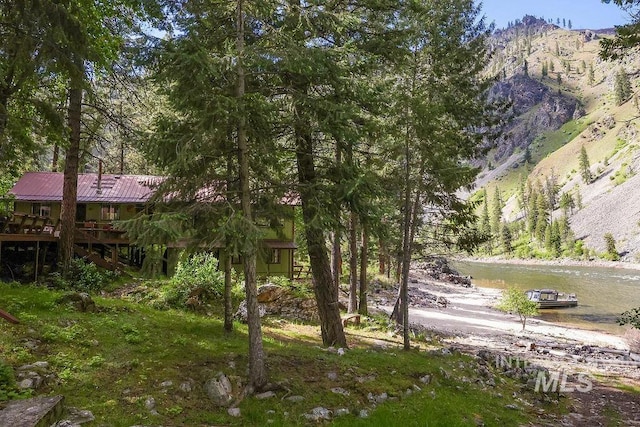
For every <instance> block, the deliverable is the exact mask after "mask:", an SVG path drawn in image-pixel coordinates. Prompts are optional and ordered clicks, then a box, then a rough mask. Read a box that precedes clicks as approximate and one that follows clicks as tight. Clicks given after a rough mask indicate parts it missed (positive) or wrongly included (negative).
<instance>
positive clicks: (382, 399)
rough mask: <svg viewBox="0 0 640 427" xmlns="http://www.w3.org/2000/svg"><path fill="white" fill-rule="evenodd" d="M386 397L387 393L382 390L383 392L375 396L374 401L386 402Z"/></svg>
mask: <svg viewBox="0 0 640 427" xmlns="http://www.w3.org/2000/svg"><path fill="white" fill-rule="evenodd" d="M388 398H389V395H388V394H387V393H384V392H383V393H381V394H379V395H377V396H376V398H375V402H376V403H377V404H381V403H384V402H386V401H387V399H388Z"/></svg>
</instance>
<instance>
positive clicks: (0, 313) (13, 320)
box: [0, 308, 20, 324]
mask: <svg viewBox="0 0 640 427" xmlns="http://www.w3.org/2000/svg"><path fill="white" fill-rule="evenodd" d="M0 317H2V318H3V319H5V320H6V321H7V322H9V323H14V324H16V323H20V321H19V320H18V319H17V318H16V317H14V316H12V315H11V314H10V313H7V312H6V311H4V310H2V309H1V308H0Z"/></svg>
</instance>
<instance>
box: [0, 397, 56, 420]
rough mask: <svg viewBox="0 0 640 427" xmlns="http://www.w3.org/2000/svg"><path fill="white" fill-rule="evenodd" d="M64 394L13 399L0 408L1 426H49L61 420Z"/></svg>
mask: <svg viewBox="0 0 640 427" xmlns="http://www.w3.org/2000/svg"><path fill="white" fill-rule="evenodd" d="M63 401H64V396H52V397H49V396H41V397H34V398H31V399H24V400H12V401H10V402H9V403H7V404H6V406H5V407H4V409H2V410H0V426H7V427H8V426H11V427H49V426H51V425H52V424H54V423H56V422H58V421H60V418H61V417H62V414H63V412H64V406H63Z"/></svg>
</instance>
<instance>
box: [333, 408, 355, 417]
mask: <svg viewBox="0 0 640 427" xmlns="http://www.w3.org/2000/svg"><path fill="white" fill-rule="evenodd" d="M350 413H351V412H349V409H347V408H338V409H336V410H335V411H334V412H333V415H334V416H335V417H342V416H344V415H349V414H350Z"/></svg>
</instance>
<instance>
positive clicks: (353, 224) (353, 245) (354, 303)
mask: <svg viewBox="0 0 640 427" xmlns="http://www.w3.org/2000/svg"><path fill="white" fill-rule="evenodd" d="M347 311H348V312H349V313H355V312H356V311H358V216H357V215H356V214H355V212H351V214H350V216H349V307H348V310H347Z"/></svg>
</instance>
